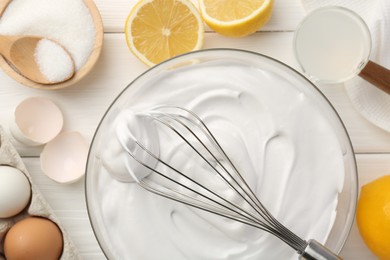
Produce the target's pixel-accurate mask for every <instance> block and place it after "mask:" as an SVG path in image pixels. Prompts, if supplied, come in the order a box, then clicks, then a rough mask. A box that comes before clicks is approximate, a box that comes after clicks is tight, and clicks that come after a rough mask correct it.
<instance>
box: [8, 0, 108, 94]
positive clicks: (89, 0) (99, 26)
mask: <svg viewBox="0 0 390 260" xmlns="http://www.w3.org/2000/svg"><path fill="white" fill-rule="evenodd" d="M11 1H12V0H6V1H0V15H1V14H2V13H3V12H4V10H5V9H6V8H7V6H8V4H9V3H10V2H11ZM84 3H85V5H86V7H87V8H88V9H89V11H90V13H91V16H92V20H93V23H94V25H95V31H96V37H95V44H94V46H93V50H92V52H91V54H90V55H89V57H88V60H87V61H86V63H85V64H84V66H83V67H81V68H80V69H79V70H77V71H76V72H75V74H74V76H73V77H72V78H71V79H69V80H67V81H64V82H61V83H58V84H49V85H45V84H40V83H36V82H34V81H31V80H29V79H27V78H25V77H23V76H22V75H21V74H19V73H18V72H17V71H15V70H14V69H13V68H12V66H11V65H10V64H9V63H8V62H7V61H6V60H5V59H4V58H3V57H2V56H1V55H0V67H1V68H2V69H3V71H4V72H5V73H7V74H8V75H9V76H10V77H11V78H13V79H14V80H16V81H17V82H19V83H20V84H23V85H25V86H28V87H31V88H37V89H48V90H54V89H61V88H65V87H68V86H70V85H73V84H74V83H76V82H78V81H79V80H80V79H82V78H83V77H84V76H85V75H87V74H88V73H89V71H91V69H92V68H93V66H94V65H95V63H96V61H97V60H98V58H99V56H100V53H101V50H102V46H103V34H104V30H103V22H102V18H101V16H100V13H99V10H98V9H97V7H96V5H95V3H94V2H93V0H84Z"/></svg>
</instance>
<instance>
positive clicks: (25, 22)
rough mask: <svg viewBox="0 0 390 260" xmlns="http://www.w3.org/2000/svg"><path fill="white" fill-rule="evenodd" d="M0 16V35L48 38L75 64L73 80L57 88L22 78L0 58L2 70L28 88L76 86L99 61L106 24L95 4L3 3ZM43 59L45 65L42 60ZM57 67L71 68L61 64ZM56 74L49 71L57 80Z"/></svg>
mask: <svg viewBox="0 0 390 260" xmlns="http://www.w3.org/2000/svg"><path fill="white" fill-rule="evenodd" d="M0 14H1V17H0V35H36V36H42V37H46V38H48V39H51V40H54V41H56V42H58V43H59V44H60V45H62V46H63V47H65V48H66V50H67V51H68V52H69V53H70V55H71V56H72V59H73V60H74V65H75V74H74V76H73V77H72V78H70V79H69V80H67V81H64V82H62V83H58V84H39V83H36V82H33V81H31V80H29V79H27V78H25V77H23V76H22V75H21V74H19V73H18V72H17V71H16V70H15V69H14V68H13V67H12V66H11V65H10V64H9V63H8V62H7V61H6V60H5V59H4V58H3V57H1V56H0V67H1V68H2V69H3V70H4V71H5V72H6V73H7V74H8V75H9V76H10V77H12V78H13V79H15V80H16V81H18V82H19V83H21V84H23V85H25V86H28V87H32V88H39V89H59V88H64V87H67V86H70V85H73V84H74V83H76V82H78V81H79V80H80V79H81V78H83V77H84V76H85V75H87V74H88V72H89V71H90V70H91V69H92V67H93V66H94V65H95V63H96V61H97V60H98V58H99V55H100V52H101V48H102V44H103V24H102V20H101V17H100V13H99V11H98V9H97V7H96V6H95V4H94V2H93V0H34V1H18V0H13V1H12V0H6V1H2V2H1V3H0ZM46 52H47V53H49V51H46ZM52 53H53V52H52ZM55 53H56V52H54V55H55ZM57 53H58V52H57ZM60 54H61V53H59V55H60ZM55 58H58V57H53V60H54V59H55ZM40 59H41V60H42V61H45V60H44V58H43V57H40ZM57 60H58V59H57ZM56 66H68V65H67V64H65V63H58V64H56ZM60 69H61V68H60ZM63 69H64V70H66V69H67V68H65V67H64V68H63ZM54 71H55V70H47V71H46V73H48V74H50V75H48V76H49V77H54V79H57V78H56V77H57V76H56V75H53V73H54Z"/></svg>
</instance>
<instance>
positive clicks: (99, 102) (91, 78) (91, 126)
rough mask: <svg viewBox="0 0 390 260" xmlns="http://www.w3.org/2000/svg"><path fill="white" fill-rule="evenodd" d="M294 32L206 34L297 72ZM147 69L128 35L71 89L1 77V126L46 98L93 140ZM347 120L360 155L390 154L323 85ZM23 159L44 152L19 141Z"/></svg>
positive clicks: (337, 92)
mask: <svg viewBox="0 0 390 260" xmlns="http://www.w3.org/2000/svg"><path fill="white" fill-rule="evenodd" d="M292 38H293V33H286V32H279V33H275V32H273V33H266V32H262V33H256V34H255V35H253V36H250V37H247V38H242V39H231V40H229V41H227V40H226V38H225V37H222V36H219V35H217V34H214V33H208V34H206V39H205V48H220V47H224V48H238V49H246V50H251V51H256V52H259V53H262V54H265V55H268V56H271V57H274V58H276V59H279V60H281V61H283V62H285V63H286V64H289V65H290V66H292V67H295V68H297V67H298V66H297V63H296V61H295V58H294V55H293V51H292ZM146 69H147V67H146V66H145V65H144V64H142V63H141V62H140V61H138V60H137V59H136V58H135V57H134V56H133V55H132V54H131V53H130V51H129V50H128V48H127V45H126V42H125V39H124V36H123V34H106V35H105V42H104V48H103V52H102V56H101V58H100V60H99V61H98V63H97V65H96V67H95V68H94V69H93V70H92V71H91V73H90V74H89V75H88V76H87V77H86V78H85V79H83V80H81V81H80V82H79V83H77V84H76V85H74V86H71V87H69V88H66V89H62V90H56V91H44V90H36V89H30V88H27V87H24V86H21V85H19V84H18V83H16V82H15V81H13V80H12V79H10V78H9V77H8V76H6V75H5V74H4V73H3V72H0V125H3V127H4V128H5V130H6V132H9V130H8V126H7V125H8V121H9V120H10V118H11V116H12V113H13V112H12V111H13V109H14V107H15V106H16V105H17V104H18V103H19V102H20V101H21V100H23V99H24V98H27V97H31V96H46V97H49V98H51V99H52V100H53V101H54V102H55V103H57V104H58V105H59V107H60V108H61V109H62V110H63V113H64V118H65V126H64V131H79V132H81V134H82V135H83V136H85V138H86V139H87V140H88V141H90V140H91V139H92V136H93V133H94V132H95V129H96V127H97V125H98V122H99V121H100V119H101V117H102V116H103V114H104V112H105V111H106V109H107V107H108V106H109V105H110V103H111V102H112V101H113V100H114V98H115V97H116V96H117V95H118V94H119V93H120V91H121V90H122V89H124V88H125V87H126V86H127V85H128V84H129V83H130V82H131V81H132V80H133V79H135V78H136V77H137V76H138V75H140V74H141V73H142V72H144V71H145V70H146ZM319 87H320V89H321V91H322V92H323V93H324V94H325V95H326V96H327V98H328V99H329V100H330V102H331V103H332V104H333V105H334V107H335V108H336V110H337V111H338V112H339V114H340V116H341V118H342V119H343V121H344V123H345V125H346V127H347V130H348V132H349V134H350V136H351V139H352V142H353V145H354V148H355V151H356V152H357V153H366V152H390V134H389V133H388V132H385V131H383V130H381V129H379V128H377V127H376V126H374V125H372V124H371V123H369V122H368V121H367V120H366V119H364V118H363V117H362V116H361V115H360V114H359V113H357V112H356V111H355V109H354V108H353V107H352V105H351V102H350V101H349V99H348V97H347V95H346V93H345V89H344V87H343V86H342V85H336V86H319ZM14 144H15V146H16V147H17V149H18V151H19V152H20V153H21V154H22V155H24V156H29V155H32V156H36V155H39V152H40V150H41V148H29V147H25V146H24V145H21V144H19V143H17V142H14Z"/></svg>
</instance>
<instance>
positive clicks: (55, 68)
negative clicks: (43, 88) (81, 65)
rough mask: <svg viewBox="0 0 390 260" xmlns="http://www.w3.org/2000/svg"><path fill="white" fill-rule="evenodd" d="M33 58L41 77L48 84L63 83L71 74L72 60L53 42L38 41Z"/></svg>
mask: <svg viewBox="0 0 390 260" xmlns="http://www.w3.org/2000/svg"><path fill="white" fill-rule="evenodd" d="M34 56H35V61H36V63H37V64H38V67H39V70H40V71H41V73H42V75H43V76H44V77H45V78H46V79H47V80H48V81H50V82H61V81H64V80H66V79H68V78H70V76H71V75H72V74H73V70H74V68H73V61H72V58H71V57H70V56H69V54H68V53H67V52H66V51H65V50H64V48H62V47H61V46H60V45H58V44H57V43H55V42H53V41H50V40H47V39H43V40H40V41H39V42H38V44H37V47H36V48H35V53H34Z"/></svg>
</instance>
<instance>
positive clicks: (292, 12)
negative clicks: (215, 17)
mask: <svg viewBox="0 0 390 260" xmlns="http://www.w3.org/2000/svg"><path fill="white" fill-rule="evenodd" d="M137 2H138V0H109V1H107V0H95V3H96V6H97V7H98V9H99V10H100V13H101V16H102V19H103V24H104V28H105V32H123V31H124V25H125V21H126V18H127V15H128V14H129V12H130V10H131V9H132V8H133V6H134V5H135V4H136V3H137ZM192 2H193V3H194V5H195V6H198V1H197V0H192ZM303 15H304V10H303V7H302V4H301V2H300V1H299V0H276V1H275V3H274V10H273V16H272V18H271V20H270V21H269V22H268V24H267V25H265V26H264V27H263V28H261V30H262V31H292V30H294V29H295V28H296V26H297V25H298V23H299V22H300V20H301V19H302V17H303ZM206 30H207V31H211V29H210V28H208V27H206Z"/></svg>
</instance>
